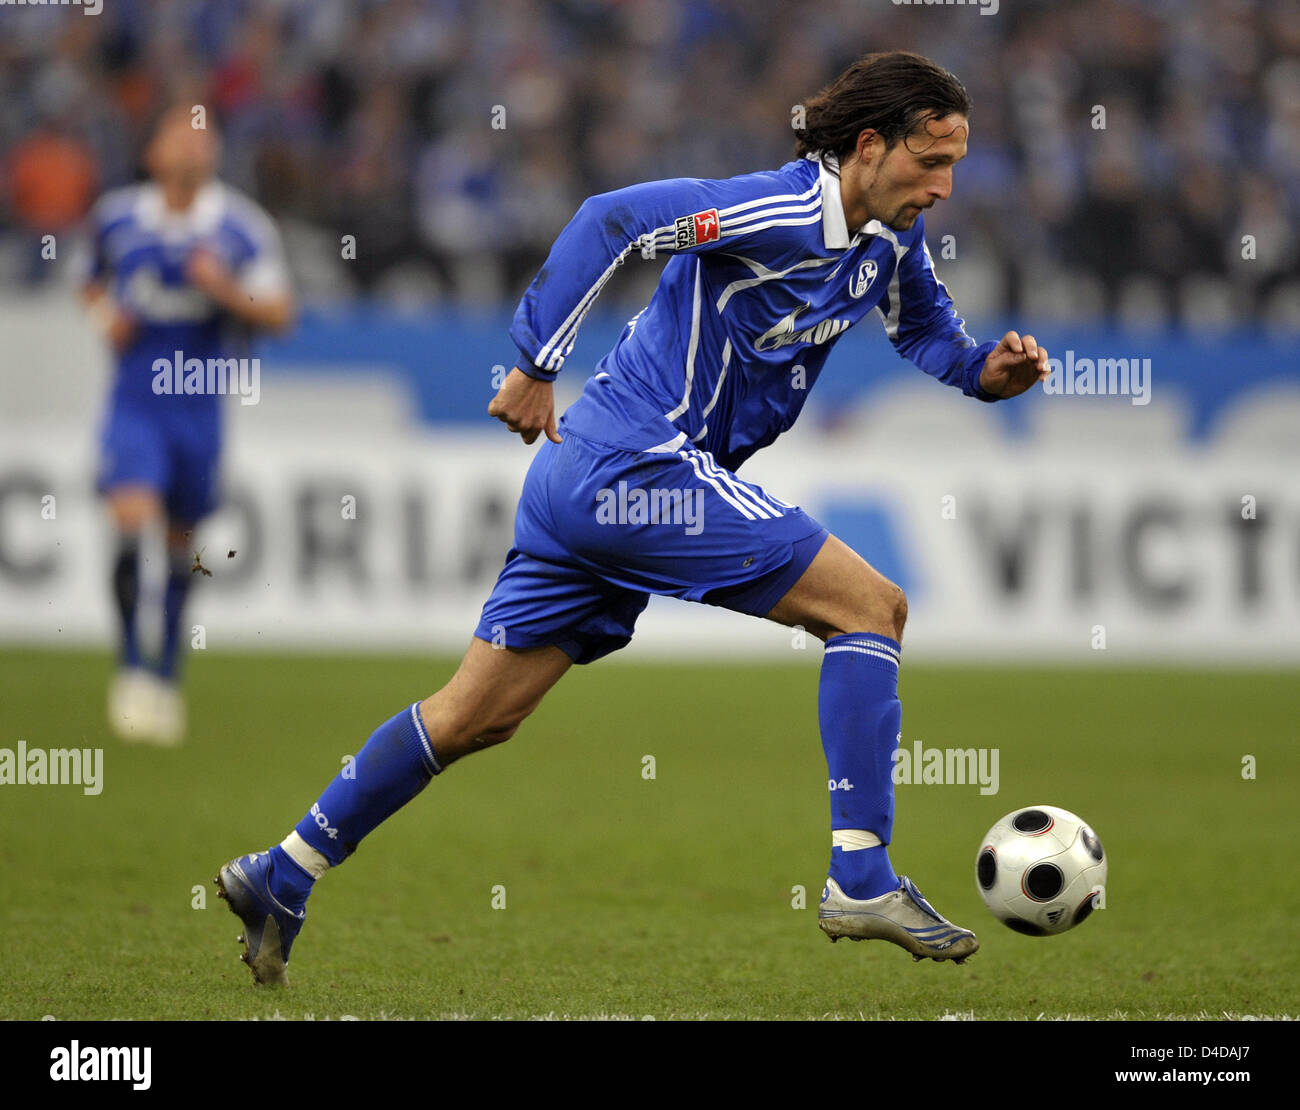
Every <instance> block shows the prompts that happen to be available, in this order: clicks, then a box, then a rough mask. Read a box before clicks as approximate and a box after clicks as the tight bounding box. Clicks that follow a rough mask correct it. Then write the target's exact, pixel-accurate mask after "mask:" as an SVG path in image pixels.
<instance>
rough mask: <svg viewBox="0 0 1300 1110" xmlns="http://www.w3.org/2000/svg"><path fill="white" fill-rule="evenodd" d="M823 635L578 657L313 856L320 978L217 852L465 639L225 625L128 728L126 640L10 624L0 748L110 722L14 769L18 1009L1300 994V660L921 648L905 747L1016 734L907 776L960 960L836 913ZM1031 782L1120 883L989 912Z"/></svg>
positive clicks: (995, 1009)
mask: <svg viewBox="0 0 1300 1110" xmlns="http://www.w3.org/2000/svg"><path fill="white" fill-rule="evenodd" d="M815 654H816V653H814V652H811V651H810V652H809V658H808V659H807V660H805V661H802V662H801V663H800V664H798V665H726V664H724V663H718V664H716V665H698V664H691V665H689V666H686V665H681V666H672V665H662V666H659V665H640V664H629V663H617V662H613V661H611V662H607V663H603V664H597V665H596V666H594V667H589V668H575V669H574V670H573V671H572V672H570V674H569V675H568V676H567V677H566V678H565V679H564V680H563V681H562V682H561V683H560V685H559V686H558V687H557V688H556V689H555V690H554V691H553V692H552V694H551V696H550V697H549V699H548V700H547V702H546V703H545V704H544V705H543V706H542V709H541V710H540V712H539V713H538V714H537V715H536V716H535V717H533V718H532V719H531V720H530V721H529V722H527V723H526V724H525V725H524V727H523V728H522V729H521V730H520V733H519V735H518V736H517V737H516V738H515V739H514V740H512V741H510V742H509V743H508V744H506V745H504V746H503V747H500V748H496V749H493V750H491V751H489V752H486V753H484V754H481V755H477V756H474V757H472V758H470V759H467V760H465V761H463V762H461V763H460V764H457V765H456V766H454V767H452V768H450V769H449V770H448V771H447V772H446V773H445V774H444V775H443V776H441V777H440V778H437V779H435V780H434V781H433V783H432V784H431V785H430V787H429V788H428V789H427V790H426V791H425V793H424V794H423V795H422V796H421V797H420V798H418V799H417V800H416V801H415V802H414V803H413V804H412V805H410V806H408V807H407V808H406V809H405V810H403V811H402V812H401V813H399V814H398V815H397V816H396V817H395V818H394V819H392V820H391V821H389V822H388V823H387V824H385V825H383V826H382V827H381V828H380V829H378V830H377V831H376V832H375V833H374V834H373V835H372V836H371V837H370V838H369V839H368V840H366V841H365V842H364V843H363V844H362V846H361V848H360V850H359V851H358V852H357V854H356V855H355V856H354V857H353V859H352V860H350V861H349V862H348V864H346V865H345V866H344V867H342V868H340V869H339V870H337V871H336V872H334V873H332V874H330V875H329V876H328V877H327V878H326V879H325V880H324V881H322V882H321V883H320V885H319V887H318V889H317V891H316V893H315V894H314V895H313V897H312V901H311V903H310V905H309V909H308V915H307V921H306V924H305V927H304V929H303V932H302V935H301V937H300V938H299V940H298V943H297V946H296V947H295V949H294V952H293V959H292V964H291V968H290V974H291V979H292V981H293V986H292V987H291V988H290V989H289V990H288V991H268V990H265V989H259V988H255V987H253V985H252V983H251V980H250V977H249V975H248V973H247V970H246V969H245V968H244V966H243V965H242V964H241V963H240V962H239V961H238V958H237V955H238V952H239V945H237V944H236V943H235V936H236V934H237V933H238V932H239V923H238V921H237V920H236V919H235V918H234V917H233V916H232V915H231V914H230V913H229V912H228V910H227V909H226V908H225V906H224V904H223V903H222V902H220V901H219V900H218V899H217V898H216V897H215V896H214V893H213V888H212V885H211V880H212V877H213V875H214V874H215V872H216V869H217V867H218V866H219V865H220V864H221V863H222V862H224V861H225V860H226V859H228V858H230V857H232V856H234V855H238V854H241V853H243V852H247V851H251V850H254V849H261V848H265V847H267V846H268V845H269V844H271V843H274V842H276V841H278V840H279V839H280V838H281V837H282V836H283V835H284V834H285V832H287V831H288V829H289V828H290V827H292V825H293V824H294V823H295V822H296V821H297V820H298V818H299V817H300V816H301V815H302V814H303V812H304V811H305V810H306V808H307V807H308V806H310V804H311V802H312V801H313V800H314V799H315V797H316V796H317V794H318V793H319V792H320V790H321V789H322V788H323V786H324V785H325V783H326V782H327V781H328V780H329V779H330V777H332V776H333V775H334V774H335V773H336V772H337V771H338V770H339V768H340V766H341V765H342V759H343V757H344V756H345V755H347V754H349V753H353V752H355V751H357V749H358V748H359V747H360V746H361V745H362V744H363V743H364V741H365V739H366V737H367V736H368V735H369V733H370V731H371V730H372V729H373V727H374V726H375V725H376V724H377V723H378V722H379V721H381V720H382V719H384V718H386V717H388V716H390V715H391V714H393V713H395V712H397V711H398V710H399V709H400V708H401V707H402V706H404V705H406V704H409V702H411V701H413V700H415V699H416V698H417V697H422V696H424V695H425V694H427V693H429V692H431V691H432V690H433V689H435V688H436V687H437V686H438V685H440V684H441V682H442V681H444V680H445V679H446V677H448V676H449V675H450V673H451V671H452V669H453V667H454V663H453V661H451V660H448V659H438V660H428V659H413V658H410V657H403V658H376V657H358V658H353V657H347V658H345V657H339V656H333V657H307V656H277V655H256V656H255V655H220V654H217V653H204V654H203V655H202V656H196V657H194V658H192V659H191V661H190V664H189V680H188V681H189V686H188V689H189V695H190V710H191V716H192V727H191V734H190V737H189V739H188V741H187V743H186V745H185V746H184V747H183V748H180V749H177V750H174V751H159V750H154V749H148V748H138V747H128V746H124V745H122V744H120V743H117V742H115V741H113V740H112V739H110V738H109V737H108V735H107V733H106V731H105V729H104V726H103V724H102V719H103V704H104V691H105V687H106V683H107V680H108V678H109V674H110V663H109V661H108V659H107V657H106V656H105V655H103V654H94V653H71V652H68V653H53V652H39V651H19V650H14V649H8V650H6V651H4V652H0V705H2V706H3V713H2V714H0V717H2V719H0V747H9V748H15V747H16V745H17V743H18V741H20V740H21V741H26V743H27V744H28V746H29V747H45V748H54V747H68V746H74V745H75V746H83V747H102V748H103V749H104V786H103V792H102V794H100V795H99V796H97V797H88V796H85V795H84V794H83V793H82V792H81V790H80V788H78V787H75V786H58V787H55V786H42V787H38V786H19V785H6V786H0V894H2V895H3V897H0V923H2V927H3V934H2V936H3V945H4V953H5V960H4V963H5V968H6V973H5V975H4V976H3V977H2V978H0V1018H10V1019H15V1018H16V1019H33V1018H40V1017H42V1016H43V1015H47V1014H49V1015H53V1016H54V1017H56V1018H59V1019H84V1018H91V1019H99V1018H136V1019H140V1018H199V1019H201V1018H271V1017H275V1016H277V1015H279V1016H282V1017H287V1018H304V1017H308V1016H311V1017H314V1018H316V1019H317V1020H320V1019H323V1018H339V1017H342V1016H344V1015H352V1016H356V1017H359V1018H378V1017H393V1018H437V1017H452V1016H468V1017H475V1018H487V1017H508V1018H524V1017H536V1016H547V1015H550V1016H555V1017H561V1016H565V1015H568V1016H573V1017H577V1016H583V1017H596V1016H610V1017H631V1018H641V1017H644V1016H652V1017H654V1018H656V1019H661V1020H662V1019H669V1018H695V1017H709V1018H822V1017H841V1018H845V1019H850V1018H851V1019H857V1018H859V1017H862V1018H868V1019H876V1018H904V1019H910V1018H923V1019H933V1018H939V1017H942V1016H945V1015H948V1016H956V1017H974V1018H977V1019H999V1018H1026V1017H1028V1018H1036V1017H1038V1016H1040V1015H1042V1016H1043V1017H1049V1018H1057V1017H1066V1016H1070V1017H1093V1018H1129V1019H1143V1018H1148V1019H1149V1018H1163V1017H1210V1018H1218V1017H1222V1016H1224V1014H1225V1013H1226V1014H1228V1015H1231V1016H1240V1015H1246V1014H1253V1015H1260V1016H1264V1015H1271V1016H1281V1015H1295V1014H1296V1013H1297V1012H1300V991H1298V989H1297V988H1298V986H1300V976H1298V975H1297V970H1298V964H1300V955H1297V947H1296V945H1295V942H1294V940H1295V933H1296V929H1295V922H1296V918H1297V913H1298V912H1300V885H1297V883H1296V882H1295V873H1296V852H1297V847H1296V845H1297V840H1298V835H1297V834H1300V817H1298V816H1297V796H1298V793H1300V792H1298V791H1297V785H1298V784H1300V752H1298V751H1297V740H1298V739H1300V724H1298V723H1297V721H1298V717H1297V708H1298V702H1300V698H1298V697H1297V690H1298V689H1300V681H1298V680H1300V675H1297V673H1296V672H1294V671H1289V672H1280V671H1272V672H1251V671H1241V672H1228V671H1179V670H1153V669H1140V668H1135V667H1124V668H1108V669H1091V668H1090V669H1080V670H1055V669H1037V668H1028V667H1023V666H1016V667H998V668H992V667H990V668H987V669H979V668H955V667H954V668H940V667H930V666H920V665H914V666H908V667H905V668H904V670H903V678H902V688H901V689H902V698H903V737H904V743H905V744H910V743H911V742H912V741H914V740H920V741H922V742H923V743H924V744H925V745H926V746H928V747H988V748H997V749H998V750H999V753H1000V768H999V770H1000V792H999V793H998V794H996V795H993V796H981V795H980V793H979V791H978V788H977V787H974V786H938V785H930V786H924V785H903V786H899V787H898V788H897V799H898V807H897V808H898V815H897V823H896V827H895V833H894V842H893V847H892V849H891V854H892V857H893V860H894V863H895V866H896V868H897V869H898V870H899V872H900V873H905V874H910V875H911V876H913V877H914V878H915V879H916V881H917V882H918V883H919V885H920V886H921V889H922V890H923V891H924V892H925V893H926V895H927V896H928V897H929V898H930V899H931V900H932V901H933V902H934V903H935V905H936V906H937V907H938V909H939V910H940V911H941V912H943V913H945V914H946V915H947V916H949V917H950V918H952V919H953V920H955V921H956V922H958V923H959V924H963V925H967V926H969V927H972V928H974V929H976V931H977V932H978V933H979V935H980V938H981V941H982V944H983V946H982V948H981V950H980V952H979V953H978V954H977V955H976V956H975V957H974V958H972V959H971V961H970V962H969V963H968V964H967V965H966V966H964V967H955V966H952V965H948V964H934V963H930V962H926V963H922V964H913V962H912V961H911V959H910V958H909V957H908V956H907V954H906V953H904V952H903V951H901V950H900V949H898V948H895V947H893V946H892V945H887V944H885V943H883V942H868V943H865V944H853V943H849V942H846V943H842V944H836V945H831V944H830V943H829V942H828V941H827V940H826V938H825V937H824V936H823V935H822V934H821V932H820V931H819V930H818V928H817V923H816V904H817V899H818V896H819V893H820V887H821V880H822V877H823V876H824V874H825V866H826V862H827V858H828V855H829V836H828V833H827V825H828V822H827V817H828V800H827V788H826V774H825V763H824V761H823V758H822V753H821V746H820V743H819V740H818V736H817V728H816V696H817V672H816V659H815V658H814V655H815ZM647 755H651V756H653V757H654V771H655V777H654V778H653V779H648V778H646V777H643V769H644V768H645V763H644V762H643V757H644V756H647ZM1248 755H1249V756H1253V757H1254V758H1255V761H1256V772H1255V773H1256V777H1255V778H1254V779H1253V780H1252V779H1248V778H1243V775H1242V766H1243V763H1242V761H1243V757H1245V756H1248ZM1040 802H1046V803H1051V804H1056V805H1061V806H1064V807H1065V808H1067V809H1071V810H1074V811H1076V812H1078V813H1080V814H1081V815H1082V816H1084V817H1085V818H1086V819H1087V820H1088V821H1089V822H1090V823H1091V824H1092V825H1093V826H1094V827H1095V828H1096V830H1097V831H1098V833H1099V835H1100V836H1101V839H1102V841H1103V843H1104V845H1105V847H1106V850H1107V852H1108V854H1109V856H1110V874H1109V880H1108V883H1107V906H1106V908H1105V909H1104V910H1103V911H1100V912H1098V913H1095V914H1094V915H1093V916H1092V918H1091V919H1090V920H1089V921H1088V922H1086V923H1085V924H1084V925H1083V926H1081V927H1080V928H1078V929H1076V930H1074V931H1073V932H1071V933H1068V934H1066V935H1064V936H1061V937H1057V938H1050V939H1034V938H1028V937H1023V936H1020V935H1017V934H1015V933H1013V932H1011V931H1010V930H1008V929H1007V928H1005V927H1004V926H1002V925H1000V924H998V923H997V922H995V921H994V920H993V919H992V918H991V917H990V916H988V914H987V912H986V911H985V909H984V907H983V905H982V903H981V902H980V900H979V898H978V896H977V894H976V891H975V884H974V878H973V874H974V859H975V853H976V850H977V848H978V846H979V841H980V837H981V836H982V835H983V834H984V832H985V831H986V830H987V829H988V827H989V826H990V825H992V824H993V822H994V821H995V820H996V819H997V818H998V817H1000V816H1002V814H1004V813H1005V812H1007V811H1009V810H1011V809H1014V808H1016V807H1019V806H1021V805H1026V804H1031V803H1040ZM796 886H802V887H803V888H804V889H805V890H806V903H805V906H804V908H793V907H792V902H794V901H796V896H795V894H794V893H793V888H795V887H796ZM497 887H501V888H504V898H505V908H503V909H495V908H493V900H494V888H497ZM195 888H199V889H200V890H201V891H202V892H203V897H202V899H200V898H199V897H198V896H196V894H195V893H194V889H195ZM497 900H498V901H499V900H500V899H499V897H498V899H497Z"/></svg>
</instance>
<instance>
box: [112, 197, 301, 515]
mask: <svg viewBox="0 0 1300 1110" xmlns="http://www.w3.org/2000/svg"><path fill="white" fill-rule="evenodd" d="M199 248H202V249H204V250H206V251H209V252H211V253H212V254H214V255H215V256H216V257H217V258H218V259H219V260H220V261H221V262H222V264H223V265H224V266H225V267H226V268H227V269H228V270H229V271H230V272H231V273H232V274H234V276H235V278H236V280H237V281H238V282H239V283H240V285H241V286H242V287H243V288H244V289H245V290H246V291H247V292H248V293H249V295H250V296H278V295H280V294H282V293H285V292H287V290H288V278H287V274H286V270H285V265H284V261H283V253H282V250H281V247H280V241H279V236H278V234H277V233H276V230H275V227H274V225H273V224H272V222H271V220H270V218H269V217H268V216H267V215H266V214H265V213H264V212H263V211H262V210H261V209H260V208H259V207H258V206H257V205H256V204H255V203H254V202H253V201H251V200H250V199H248V198H247V197H246V196H244V195H243V194H241V193H239V192H237V191H236V190H234V189H231V188H229V187H228V186H225V185H223V184H221V183H219V182H209V183H208V184H206V185H204V186H203V187H202V188H201V189H200V190H199V191H198V193H197V194H196V196H195V199H194V201H193V203H192V204H191V205H190V207H189V208H188V209H187V210H186V211H184V212H174V211H171V210H169V209H168V208H167V207H166V206H165V205H164V204H163V198H162V193H161V190H160V189H159V188H158V186H156V185H154V184H141V185H133V186H128V187H126V188H123V189H118V190H115V191H113V192H110V193H108V194H106V195H105V196H104V197H103V198H102V199H101V200H100V201H99V203H98V204H97V205H96V207H95V210H94V213H93V217H92V238H91V258H90V266H89V271H88V273H87V280H89V281H96V282H101V283H103V284H104V285H105V286H106V287H107V289H108V291H109V293H110V294H111V295H112V297H113V299H114V300H115V301H116V302H117V304H118V305H120V306H121V308H122V309H123V311H124V312H126V313H127V314H128V315H130V316H131V317H132V318H133V319H134V321H135V322H136V329H135V332H134V334H133V336H132V338H131V340H130V342H129V344H128V345H127V347H126V348H125V349H124V350H122V351H121V352H119V353H118V354H117V356H116V365H115V374H114V378H113V384H112V387H111V391H110V394H109V403H108V410H107V413H106V416H105V420H104V425H103V429H102V433H101V454H102V458H101V464H100V475H99V482H98V484H99V487H100V488H101V489H109V488H112V487H114V486H119V485H125V484H142V485H146V486H149V487H151V488H154V489H156V490H158V491H159V492H160V493H161V494H163V495H164V496H165V498H166V502H167V508H168V511H169V512H170V513H171V515H173V517H176V518H179V519H183V520H187V521H195V520H198V519H199V518H200V517H201V516H203V515H205V514H206V513H208V512H210V511H211V510H212V509H213V508H214V507H215V502H216V468H217V461H218V456H219V452H220V444H221V419H220V405H221V403H222V400H223V398H222V396H221V395H220V394H219V393H216V392H213V391H210V390H209V389H207V387H206V384H205V387H204V389H203V390H202V391H199V392H190V393H186V392H184V391H181V392H177V391H176V390H175V389H174V388H167V389H163V390H159V389H156V385H157V384H158V383H159V382H160V381H161V382H162V384H163V385H165V386H169V387H174V386H175V385H176V379H177V375H176V374H169V375H167V376H166V377H165V378H162V379H160V378H159V376H158V373H157V370H156V364H157V363H159V361H160V360H161V361H163V362H166V363H168V364H169V365H172V366H176V365H177V364H178V362H179V364H180V365H182V366H184V365H185V363H186V362H187V361H188V360H191V359H198V360H201V361H202V362H204V363H206V362H207V361H208V360H210V359H213V360H222V359H230V358H239V357H244V356H245V355H246V354H247V350H246V348H247V343H246V332H245V331H244V330H243V329H242V328H239V327H237V326H235V324H234V322H233V321H232V319H231V318H230V316H229V314H228V313H226V312H224V311H223V310H222V309H221V308H220V307H219V306H218V305H216V304H215V303H214V302H213V301H212V300H211V299H210V298H209V297H208V296H207V295H206V294H204V293H203V292H201V291H200V290H198V289H196V288H194V287H193V286H192V285H190V284H189V282H188V281H187V280H186V276H185V269H186V264H187V261H188V259H189V257H190V255H191V254H192V253H193V252H194V251H195V250H196V249H199Z"/></svg>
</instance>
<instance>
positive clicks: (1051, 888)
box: [975, 806, 1106, 937]
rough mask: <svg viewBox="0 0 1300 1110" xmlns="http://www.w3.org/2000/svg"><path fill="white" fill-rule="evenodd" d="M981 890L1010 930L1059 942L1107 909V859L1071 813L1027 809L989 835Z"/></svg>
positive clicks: (980, 868) (980, 862)
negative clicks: (1094, 913) (1096, 911)
mask: <svg viewBox="0 0 1300 1110" xmlns="http://www.w3.org/2000/svg"><path fill="white" fill-rule="evenodd" d="M975 885H976V887H977V888H978V889H979V892H980V897H981V898H983V899H984V904H985V905H986V906H988V908H989V912H990V913H992V914H993V916H994V917H996V918H997V919H998V920H999V921H1001V922H1002V923H1003V924H1004V925H1007V926H1009V927H1010V928H1012V929H1014V930H1015V931H1016V932H1017V933H1024V934H1025V935H1026V936H1031V937H1048V936H1055V935H1056V934H1057V933H1064V932H1065V931H1066V930H1067V929H1073V928H1074V927H1075V926H1076V925H1078V924H1079V922H1081V921H1082V920H1083V919H1084V918H1085V917H1087V916H1088V915H1089V914H1090V913H1092V911H1093V910H1094V909H1096V908H1098V906H1100V905H1104V904H1105V897H1106V893H1105V892H1106V853H1105V852H1104V851H1102V847H1101V841H1100V840H1098V839H1097V834H1096V833H1094V832H1093V831H1092V829H1091V828H1089V827H1088V825H1087V824H1086V823H1085V822H1084V821H1083V820H1082V819H1081V818H1079V817H1076V816H1075V815H1074V814H1073V813H1071V812H1070V811H1069V810H1065V809H1060V808H1058V807H1057V806H1027V807H1026V808H1024V809H1017V810H1015V811H1013V812H1011V813H1008V814H1007V815H1006V816H1005V817H1004V818H1002V820H1001V821H999V822H998V823H997V824H996V825H994V826H993V827H992V828H991V829H989V831H988V835H987V836H985V837H984V841H983V844H982V846H981V847H980V850H979V855H978V856H976V857H975Z"/></svg>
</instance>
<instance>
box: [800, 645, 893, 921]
mask: <svg viewBox="0 0 1300 1110" xmlns="http://www.w3.org/2000/svg"><path fill="white" fill-rule="evenodd" d="M899 656H900V648H899V644H898V641H897V640H891V639H890V638H889V637H888V636H877V635H875V634H874V633H871V632H856V633H852V634H850V635H847V636H833V637H831V639H829V640H827V641H826V653H825V655H824V656H823V658H822V669H821V684H820V686H819V688H818V693H817V716H818V721H819V723H820V725H821V734H822V747H823V749H824V750H825V752H826V766H827V769H828V771H829V772H830V784H829V785H830V787H831V790H830V796H831V830H832V834H831V835H832V847H831V865H830V876H831V878H832V879H834V880H835V881H836V882H837V883H838V884H839V886H840V889H841V890H843V891H844V893H845V894H847V895H848V896H849V897H850V898H875V897H878V896H879V895H881V894H885V893H888V892H889V891H891V890H896V889H897V888H898V885H899V881H898V876H897V875H895V874H894V868H893V866H892V865H891V864H890V862H889V851H888V847H887V846H888V844H889V841H890V837H891V836H892V835H893V830H894V779H893V771H894V758H893V757H894V751H895V750H896V748H897V747H898V740H899V736H900V729H901V727H902V721H903V707H902V704H901V703H900V702H899V700H898V661H899ZM863 845H869V846H863Z"/></svg>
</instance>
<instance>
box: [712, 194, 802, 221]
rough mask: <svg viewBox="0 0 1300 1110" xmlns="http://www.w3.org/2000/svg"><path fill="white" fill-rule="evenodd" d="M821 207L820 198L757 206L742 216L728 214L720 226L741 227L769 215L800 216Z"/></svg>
mask: <svg viewBox="0 0 1300 1110" xmlns="http://www.w3.org/2000/svg"><path fill="white" fill-rule="evenodd" d="M821 207H822V203H821V199H820V198H817V199H816V200H812V201H809V202H808V203H807V204H776V205H773V206H772V207H771V208H759V209H756V210H755V211H753V212H746V213H745V214H744V215H743V216H728V217H726V219H724V220H722V226H723V227H742V226H744V225H745V224H748V223H753V222H754V221H755V220H765V219H767V218H768V217H769V216H791V215H801V216H802V215H807V214H808V213H809V212H820V211H821Z"/></svg>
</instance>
